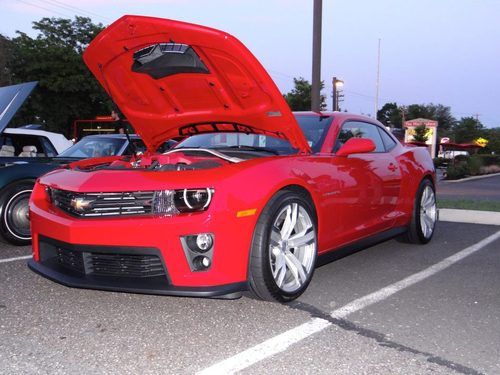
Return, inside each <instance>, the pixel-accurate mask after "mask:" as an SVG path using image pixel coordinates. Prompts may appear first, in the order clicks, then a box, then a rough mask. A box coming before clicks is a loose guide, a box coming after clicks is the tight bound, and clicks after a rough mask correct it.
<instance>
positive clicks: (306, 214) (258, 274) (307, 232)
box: [248, 191, 318, 302]
mask: <svg viewBox="0 0 500 375" xmlns="http://www.w3.org/2000/svg"><path fill="white" fill-rule="evenodd" d="M317 242H318V241H317V230H316V218H315V214H314V208H313V206H312V205H311V203H310V202H309V200H308V199H307V198H306V197H304V196H303V195H302V194H300V193H296V192H292V191H280V192H278V193H277V194H276V195H275V196H274V197H273V198H272V199H271V200H270V201H269V203H268V204H267V206H266V207H265V209H264V211H263V212H262V214H261V216H260V217H259V220H258V222H257V225H256V228H255V232H254V237H253V241H252V249H251V257H250V265H249V272H248V283H249V289H250V292H251V293H252V294H253V295H254V296H255V297H257V298H259V299H263V300H267V301H280V302H287V301H291V300H293V299H295V298H297V297H299V296H300V295H301V294H302V293H303V292H304V291H305V290H306V288H307V286H308V285H309V283H310V281H311V278H312V275H313V273H314V267H315V264H316V254H317Z"/></svg>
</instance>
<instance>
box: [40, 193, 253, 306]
mask: <svg viewBox="0 0 500 375" xmlns="http://www.w3.org/2000/svg"><path fill="white" fill-rule="evenodd" d="M256 220H257V216H256V215H254V216H248V217H241V218H240V217H237V215H236V214H235V211H234V210H231V209H228V207H227V206H226V205H225V204H221V205H220V207H217V205H215V204H214V205H213V206H211V207H210V211H204V212H200V213H195V214H194V213H193V214H186V215H177V216H148V215H145V216H127V217H105V218H104V217H103V218H85V219H81V218H75V217H72V216H70V215H68V214H66V213H65V212H63V211H61V210H59V209H58V208H56V207H53V206H52V205H51V204H50V203H49V202H48V200H47V199H46V195H45V191H44V189H43V187H42V186H41V185H40V184H37V185H35V189H34V191H33V194H32V196H31V201H30V221H31V230H32V235H33V240H32V244H33V261H32V262H31V263H30V267H31V268H32V269H33V270H34V271H36V272H38V273H40V274H42V275H43V276H46V277H47V278H49V279H52V280H55V281H57V282H60V283H61V284H65V285H69V286H74V287H80V288H93V289H103V290H115V291H128V292H137V293H153V294H165V295H184V296H201V297H217V296H224V295H227V294H229V295H231V294H233V293H236V292H240V291H242V290H245V289H246V283H247V270H248V259H249V251H250V244H251V242H252V234H253V229H254V228H255V222H256ZM197 233H212V234H213V235H214V238H215V242H214V245H213V248H212V250H210V251H211V252H212V253H211V257H212V258H211V263H210V266H209V268H207V269H204V270H193V269H192V267H191V265H190V259H188V258H187V254H186V253H185V248H183V242H182V241H181V240H182V239H183V238H184V237H185V236H187V235H193V234H197ZM47 243H49V245H50V246H52V247H54V246H55V247H58V246H59V247H60V248H61V249H62V250H63V252H62V253H61V254H59V256H61V257H69V258H71V257H80V256H79V255H78V254H76V255H75V254H71V253H78V252H84V253H92V252H93V250H95V252H96V253H107V252H108V253H109V254H110V255H113V254H115V255H116V254H124V252H125V254H129V252H131V253H132V254H135V255H137V256H140V255H154V256H157V258H158V260H159V261H160V262H161V264H162V265H163V267H164V270H165V274H164V275H163V276H162V278H160V277H157V278H154V277H149V276H151V275H148V277H142V276H144V275H141V274H139V277H130V276H131V275H128V277H120V276H123V275H120V274H118V275H96V274H95V272H87V271H88V270H87V269H85V272H82V270H81V269H76V270H75V269H74V268H71V267H62V268H61V267H60V264H57V262H55V261H54V259H52V260H50V259H49V258H55V256H54V254H53V253H52V255H51V256H46V255H44V252H46V251H49V252H50V251H52V252H53V251H54V250H47V246H48V245H47ZM44 244H45V245H44ZM44 246H45V250H44ZM66 250H68V251H69V252H66ZM108 250H109V251H108ZM207 254H208V253H207ZM132 258H133V257H132ZM88 259H89V255H88V254H87V255H84V257H83V259H80V260H78V261H79V262H85V261H88ZM107 260H108V259H104V261H107ZM148 262H149V260H147V259H146V263H148ZM120 267H121V266H120ZM132 276H134V275H132Z"/></svg>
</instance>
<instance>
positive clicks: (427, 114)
mask: <svg viewBox="0 0 500 375" xmlns="http://www.w3.org/2000/svg"><path fill="white" fill-rule="evenodd" d="M405 116H406V120H413V119H416V118H426V119H429V120H435V121H437V122H438V132H439V135H440V136H444V135H447V134H448V133H449V130H450V129H451V127H452V126H453V124H454V123H455V122H456V119H455V118H454V117H453V115H452V114H451V108H450V107H448V106H444V105H442V104H433V103H430V104H411V105H409V106H408V107H407V108H406V111H405Z"/></svg>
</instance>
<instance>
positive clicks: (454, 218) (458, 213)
mask: <svg viewBox="0 0 500 375" xmlns="http://www.w3.org/2000/svg"><path fill="white" fill-rule="evenodd" d="M439 221H451V222H454V223H467V224H485V225H500V212H493V211H476V210H456V209H451V208H440V209H439Z"/></svg>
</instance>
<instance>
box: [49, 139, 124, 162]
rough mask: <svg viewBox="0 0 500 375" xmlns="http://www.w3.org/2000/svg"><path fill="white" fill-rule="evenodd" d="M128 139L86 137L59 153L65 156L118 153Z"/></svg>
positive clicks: (92, 156) (77, 156)
mask: <svg viewBox="0 0 500 375" xmlns="http://www.w3.org/2000/svg"><path fill="white" fill-rule="evenodd" d="M126 141H127V140H126V139H121V138H111V137H85V138H82V140H81V141H80V142H78V143H76V144H74V145H73V146H71V147H70V148H68V149H67V150H65V151H63V152H62V153H60V154H59V156H58V157H63V158H95V157H102V156H115V155H118V153H119V152H120V150H121V149H122V147H123V145H124V144H125V142H126Z"/></svg>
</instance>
